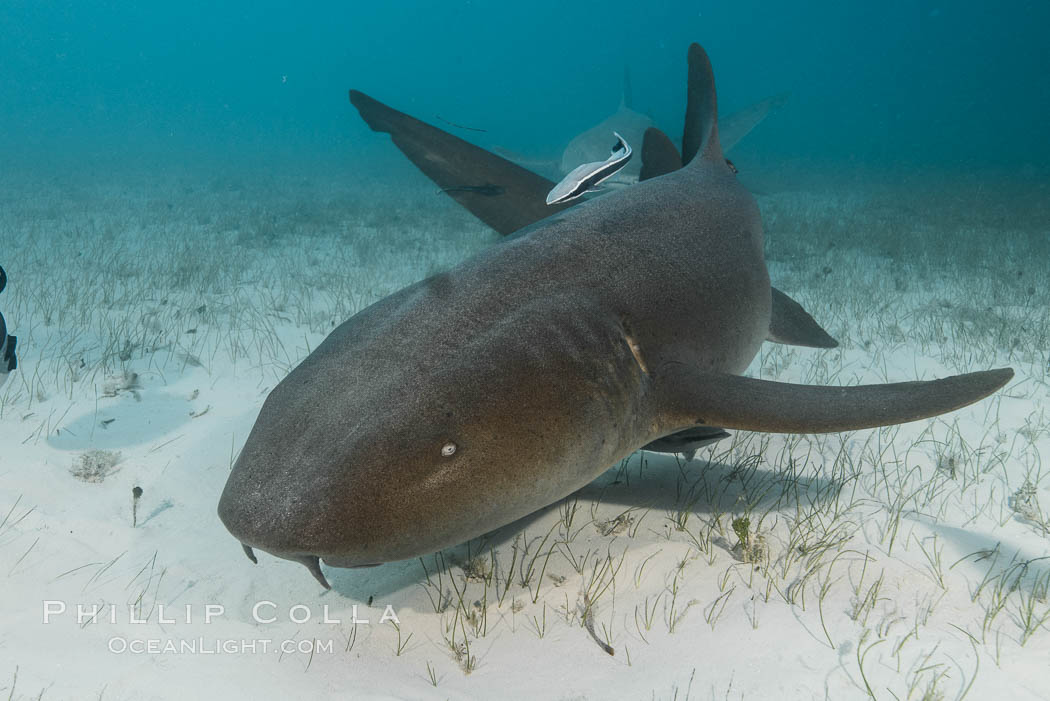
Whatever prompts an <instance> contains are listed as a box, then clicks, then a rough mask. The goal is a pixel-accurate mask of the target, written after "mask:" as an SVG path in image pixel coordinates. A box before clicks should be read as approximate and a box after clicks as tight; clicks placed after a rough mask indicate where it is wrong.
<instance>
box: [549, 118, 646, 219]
mask: <svg viewBox="0 0 1050 701" xmlns="http://www.w3.org/2000/svg"><path fill="white" fill-rule="evenodd" d="M613 135H614V136H616V143H615V144H613V147H612V151H611V152H610V154H609V157H608V158H606V159H605V160H604V161H595V162H594V163H584V164H583V165H578V166H576V167H575V168H573V169H572V171H571V172H570V173H569V174H568V175H566V176H565V177H564V178H562V181H561V182H560V183H558V184H557V185H555V186H554V188H553V189H552V190H551V191H550V192H549V193H547V204H561V203H562V202H570V201H572V200H575V199H576V198H578V197H583V196H584V194H585V193H587V192H592V191H593V190H594V188H596V187H597V186H598V185H599V184H600V183H601V182H602V181H603V180H606V179H608V178H611V177H612V176H613V175H615V174H616V172H617V171H618V170H620V169H621V168H623V167H624V166H625V165H627V162H628V161H629V160H631V154H632V153H633V151H632V150H631V146H630V144H628V143H627V142H626V141H624V139H623V137H622V136H620V135H619V134H617V133H616V132H613Z"/></svg>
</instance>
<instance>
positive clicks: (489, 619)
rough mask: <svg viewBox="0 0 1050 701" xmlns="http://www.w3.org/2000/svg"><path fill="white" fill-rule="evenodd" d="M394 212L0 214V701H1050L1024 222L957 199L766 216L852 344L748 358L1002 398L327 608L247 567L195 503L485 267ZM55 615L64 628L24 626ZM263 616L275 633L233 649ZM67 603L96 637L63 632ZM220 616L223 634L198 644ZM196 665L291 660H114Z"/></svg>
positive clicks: (815, 447) (1034, 276) (492, 541)
mask: <svg viewBox="0 0 1050 701" xmlns="http://www.w3.org/2000/svg"><path fill="white" fill-rule="evenodd" d="M407 182H408V183H410V184H411V186H410V187H408V186H401V187H400V188H399V190H398V191H396V192H395V191H393V190H390V189H387V188H384V187H383V186H382V184H375V185H372V186H362V185H361V184H360V183H359V182H355V180H354V178H353V177H350V176H349V175H348V174H345V173H333V174H331V176H329V177H320V176H316V177H313V178H306V179H304V178H301V177H296V176H291V175H289V176H287V177H284V178H281V179H276V180H269V179H265V178H257V177H251V176H246V177H236V176H229V175H208V176H193V175H183V176H171V177H167V178H163V179H158V178H156V177H153V176H149V177H145V176H144V177H135V176H131V175H129V176H127V177H120V178H116V177H112V178H110V177H105V178H101V179H100V178H98V177H94V178H88V177H79V176H78V177H73V176H69V177H65V178H57V179H38V180H33V179H31V178H30V179H15V178H11V180H10V182H5V183H3V185H4V187H3V188H2V193H3V194H2V195H0V199H2V202H0V205H2V206H0V264H2V265H4V266H5V268H7V270H8V273H9V275H10V286H9V288H8V291H6V292H5V293H3V294H2V295H0V310H2V311H3V312H4V313H5V315H6V316H7V319H8V323H9V325H10V327H11V330H12V332H13V333H17V334H18V335H19V337H20V348H21V361H22V364H21V367H20V368H19V370H18V371H17V374H15V375H14V376H12V378H11V380H10V381H9V382H8V383H7V385H5V386H4V387H3V388H2V389H0V523H2V525H0V581H2V582H3V584H2V587H3V589H2V591H3V596H0V621H2V624H0V697H5V698H11V699H35V698H40V697H42V698H45V699H65V698H69V699H88V698H90V699H96V698H102V699H154V698H156V699H168V698H171V699H176V698H179V699H183V698H254V699H263V698H275V699H276V698H309V699H323V698H336V697H338V698H355V699H358V698H413V699H419V698H435V699H445V698H521V699H534V698H558V699H610V698H623V699H652V698H656V699H686V698H690V699H708V698H712V699H726V698H728V699H739V698H746V699H768V698H783V699H811V698H830V699H846V698H864V697H865V696H866V695H867V693H868V691H867V690H868V689H870V691H871V692H873V693H874V695H875V696H876V697H878V698H887V699H889V698H894V697H896V698H899V699H905V698H909V699H918V698H924V699H942V698H943V699H960V698H963V697H965V698H968V699H984V698H1010V699H1037V698H1046V697H1047V696H1048V695H1050V666H1048V663H1047V660H1048V659H1050V657H1048V655H1050V630H1048V625H1047V621H1048V617H1050V601H1048V596H1047V593H1048V586H1050V559H1047V558H1050V548H1048V545H1050V541H1048V531H1047V528H1048V524H1047V520H1048V516H1050V491H1048V488H1050V469H1048V468H1046V467H1045V464H1048V463H1047V459H1048V458H1050V417H1047V416H1046V409H1047V399H1048V384H1047V382H1048V368H1047V364H1048V359H1050V348H1048V345H1050V321H1048V315H1050V312H1048V292H1047V286H1046V282H1045V281H1046V280H1047V279H1048V275H1050V270H1048V268H1050V257H1048V256H1046V255H1045V253H1046V245H1045V239H1046V238H1047V237H1048V236H1050V231H1048V229H1047V218H1046V216H1045V215H1046V210H1045V207H1046V205H1045V204H1043V205H1040V204H1038V203H1039V202H1045V201H1046V197H1045V194H1046V193H1042V195H1040V194H1039V193H1038V192H1035V193H1028V194H1024V193H1022V194H1020V195H1018V194H1010V188H1009V187H1006V186H1004V187H1002V188H999V189H996V188H991V189H989V188H988V186H987V185H982V184H980V183H979V182H977V181H958V182H957V181H954V180H949V181H946V182H945V184H944V186H943V188H942V189H940V190H938V189H936V188H934V187H933V186H931V185H927V189H928V191H929V194H928V195H922V196H920V195H913V196H911V197H910V198H905V199H904V200H903V201H902V200H900V199H899V198H898V197H897V196H896V194H895V191H894V190H893V189H891V188H887V187H884V186H879V185H870V186H864V187H861V186H856V187H850V188H847V187H845V186H843V187H842V188H841V189H840V190H839V191H837V192H835V193H829V192H828V191H827V190H824V191H823V194H814V193H813V192H810V193H786V194H779V195H773V196H766V197H763V198H761V201H760V204H761V206H762V208H763V211H764V216H765V218H766V221H767V231H768V233H767V238H768V248H769V251H770V268H771V272H772V275H773V279H774V284H776V285H778V286H779V287H781V289H784V290H785V291H787V292H788V293H789V294H791V295H793V296H795V298H796V299H798V300H799V301H801V302H802V303H803V304H804V305H805V306H806V307H807V308H808V309H809V310H810V311H811V312H812V313H813V315H814V316H815V317H816V318H817V319H818V320H820V321H821V322H822V323H823V324H824V325H825V327H826V328H828V329H829V331H830V332H831V333H832V334H833V335H835V336H836V337H837V338H839V340H840V341H841V342H842V347H841V349H838V350H834V351H830V352H829V351H816V350H807V349H797V348H788V347H784V346H773V345H769V344H767V345H766V347H765V348H764V349H763V351H762V354H761V355H760V357H759V358H757V359H756V360H755V363H754V364H753V366H752V373H753V374H755V375H756V376H762V377H767V378H777V379H781V380H785V381H796V382H814V383H834V384H854V383H859V382H881V381H896V380H907V379H929V378H932V377H935V376H943V375H948V374H954V373H957V372H964V371H969V370H977V369H983V368H988V367H998V366H1004V365H1010V366H1013V367H1014V368H1015V369H1016V371H1017V376H1016V378H1015V379H1014V381H1013V382H1011V384H1010V385H1009V386H1008V387H1007V388H1006V389H1005V390H1004V391H1003V392H1001V393H999V394H997V395H996V396H994V397H992V398H990V399H988V400H985V401H983V402H981V403H979V404H977V405H975V406H973V407H970V408H968V409H965V410H963V411H959V412H955V413H953V414H949V415H946V416H943V417H939V418H937V419H934V420H930V421H921V422H916V423H913V424H908V425H905V426H896V427H890V428H886V429H883V430H877V431H861V432H856V433H850V434H833V435H828V436H771V435H762V434H748V433H743V432H736V433H734V435H733V438H732V440H727V441H723V442H722V443H721V444H718V445H716V446H714V447H713V448H711V449H709V450H707V451H705V452H704V453H702V454H701V455H698V456H697V459H696V460H695V461H693V462H689V463H686V462H684V461H680V460H676V459H675V458H674V457H673V456H661V455H654V454H644V455H636V456H634V457H632V458H631V459H630V460H629V461H627V462H626V463H625V464H624V465H621V466H616V467H614V468H613V469H611V470H610V471H609V472H608V473H606V474H605V475H603V476H602V477H601V478H600V479H599V480H597V481H596V482H595V483H593V484H592V485H590V486H588V487H587V488H585V489H584V490H582V491H581V492H580V493H579V494H577V495H574V496H572V497H569V498H568V499H567V500H566V501H564V502H562V503H560V504H557V505H554V506H552V507H550V508H548V509H546V510H544V511H542V512H540V513H538V514H535V515H533V516H531V517H529V518H526V519H524V520H523V521H520V522H518V523H515V524H512V525H511V526H508V527H506V528H504V529H501V530H500V531H498V532H496V533H493V534H490V536H488V537H487V538H484V539H481V540H479V541H475V542H472V543H470V544H468V545H467V546H462V547H459V548H456V549H453V550H451V551H446V552H444V553H442V554H439V555H434V556H428V557H426V558H424V559H423V561H422V562H420V561H410V562H401V563H393V564H388V565H384V566H381V567H379V568H374V569H366V570H333V569H328V570H327V574H328V576H329V578H330V580H331V582H332V584H333V590H332V591H331V592H324V591H322V590H321V589H320V587H319V586H318V585H317V583H316V582H315V581H314V580H313V579H312V578H311V577H310V576H309V574H308V573H307V572H306V570H305V569H303V568H302V567H301V566H300V565H297V564H294V563H290V562H286V561H282V560H277V559H275V558H273V557H270V556H268V555H267V554H265V553H259V557H260V563H259V565H258V566H253V565H251V563H250V562H249V561H248V560H247V559H246V558H245V557H244V555H243V553H242V552H241V549H240V546H239V544H238V543H237V542H236V541H235V540H234V539H233V538H232V537H231V536H230V535H229V534H228V533H227V532H226V531H225V529H224V528H223V526H222V524H221V523H220V522H219V520H218V518H217V516H216V515H215V505H216V502H217V499H218V495H219V493H220V491H221V489H222V486H223V484H224V481H225V479H226V475H227V472H228V470H229V468H230V465H231V462H232V460H233V457H234V456H235V455H236V452H237V451H238V450H239V449H240V447H241V445H242V443H243V441H244V439H245V437H246V435H247V433H248V431H249V429H250V428H251V426H252V422H253V420H254V418H255V415H256V413H257V411H258V409H259V407H260V405H261V403H262V401H263V398H264V397H265V395H266V393H267V391H268V390H269V389H270V388H272V387H273V386H274V384H275V383H276V382H277V381H278V380H279V379H280V378H281V377H283V376H284V374H285V373H287V371H288V370H289V369H290V368H291V367H294V365H295V364H296V363H297V362H298V361H299V360H301V359H302V358H303V357H304V356H305V355H306V353H308V351H309V349H310V348H313V347H315V346H316V345H317V343H318V342H319V341H320V340H321V339H322V338H323V337H324V335H325V333H327V331H329V330H330V329H331V328H332V326H333V324H335V323H338V322H340V321H342V320H343V319H344V318H346V317H347V316H349V315H350V314H351V313H353V312H354V311H356V310H358V309H360V308H362V307H363V306H366V305H367V304H369V303H371V302H373V301H375V300H376V299H379V298H381V297H382V296H384V295H386V294H388V293H390V292H392V291H394V290H396V289H398V288H399V287H401V286H403V285H404V284H407V283H409V282H411V281H413V280H416V279H419V278H421V277H423V276H425V275H427V274H429V273H430V272H432V271H434V270H438V269H442V268H445V267H448V266H451V265H453V264H454V263H455V262H456V261H458V260H460V259H462V258H463V257H465V256H467V255H469V254H470V253H471V252H473V251H476V250H479V249H480V248H482V247H484V246H486V245H490V244H492V242H493V241H495V240H496V236H495V235H494V234H493V233H492V232H490V231H487V230H486V229H485V228H484V227H483V226H482V225H480V224H478V223H476V222H475V221H474V220H472V219H471V218H470V217H469V215H466V214H465V213H463V212H461V211H459V210H458V209H457V208H455V207H454V206H453V205H451V204H450V203H449V202H448V201H447V200H445V198H441V197H435V195H434V188H433V187H431V186H429V185H427V184H426V183H425V182H424V181H423V180H422V178H409V179H408V181H407ZM332 183H338V184H335V185H333V184H332ZM406 188H407V189H406ZM938 193H941V194H938ZM1011 198H1012V199H1011ZM1040 237H1042V239H1043V240H1044V243H1043V244H1042V248H1040V244H1039V241H1040ZM833 244H834V245H833ZM1040 252H1042V254H1044V255H1042V256H1040ZM1029 288H1032V289H1031V290H1029ZM133 374H134V376H133ZM107 394H108V395H114V394H115V396H106V395H107ZM94 450H105V451H113V452H119V462H117V463H116V465H115V471H113V472H112V473H111V474H109V475H108V476H105V477H104V479H103V480H102V481H101V482H99V483H87V482H84V481H80V480H78V479H76V478H75V477H74V476H73V475H72V474H71V468H72V467H73V466H74V465H76V464H79V463H80V462H81V461H82V460H83V458H82V457H81V456H83V455H84V454H85V453H88V452H89V451H94ZM1026 484H1027V485H1028V486H1029V487H1030V489H1029V490H1028V491H1027V492H1025V491H1024V488H1025V485H1026ZM134 486H140V487H141V488H142V489H143V494H142V497H141V500H140V503H139V505H138V509H137V519H138V525H137V527H135V528H133V527H132V488H133V487H134ZM1019 490H1020V491H1021V492H1022V493H1021V494H1020V496H1017V497H1015V495H1017V494H1018V492H1019ZM1039 504H1042V507H1040V506H1039ZM1041 508H1045V509H1047V512H1044V511H1042V510H1041ZM743 517H746V518H748V519H749V523H748V532H749V535H748V536H747V537H748V539H749V540H750V548H749V552H750V556H751V559H752V560H753V561H752V562H745V561H743V560H744V559H746V558H744V556H743V552H742V549H741V548H740V547H739V544H740V534H742V533H743V532H744V531H743V529H742V528H741V524H742V522H741V521H739V520H737V519H741V518H743ZM734 520H737V521H736V524H737V528H736V529H734V527H733V522H734ZM424 565H425V569H424ZM468 572H469V574H470V576H469V577H468V576H467V573H468ZM45 601H61V602H65V604H66V606H67V610H66V611H65V612H64V613H62V614H56V615H55V616H54V617H53V619H52V620H51V622H50V623H47V624H45V623H44V622H43V612H44V607H45V604H44V602H45ZM260 601H271V602H274V604H275V606H274V607H269V606H266V605H264V606H263V608H262V609H261V610H260V613H261V614H262V615H264V616H265V615H269V614H275V615H276V616H277V618H278V620H277V621H276V622H274V623H257V622H255V621H254V620H253V617H252V606H253V604H255V603H256V602H260ZM369 601H371V602H372V604H371V606H369V605H368V602H369ZM78 604H81V605H85V606H91V605H94V604H98V605H102V606H108V605H113V606H115V607H116V614H115V615H116V622H110V621H109V620H108V613H106V614H103V616H102V617H101V620H98V621H96V622H93V623H91V622H84V623H78V621H77V619H76V611H75V609H76V606H77V605H78ZM298 604H301V605H303V606H305V607H306V610H305V611H304V610H303V609H297V610H294V611H292V612H291V613H292V614H293V615H296V616H298V615H299V614H302V613H305V612H308V613H309V614H310V615H311V619H310V620H309V621H308V622H303V623H296V622H294V621H292V620H290V616H289V608H290V607H292V606H295V605H298ZM161 605H163V606H164V608H165V612H164V618H165V619H180V620H178V622H175V623H172V622H162V620H161V611H160V606H161ZM208 605H221V606H222V607H224V611H223V613H222V614H221V615H217V616H216V617H215V619H214V620H213V621H212V622H210V623H207V624H206V623H204V621H203V618H204V616H205V613H206V606H208ZM387 605H389V606H391V607H392V609H393V611H394V612H396V615H397V617H398V618H399V621H400V625H399V626H395V625H393V624H392V623H391V622H384V623H380V621H379V619H380V617H381V616H382V614H383V612H384V607H385V606H387ZM187 606H188V607H190V608H189V610H190V613H191V615H192V617H193V621H192V622H191V623H186V622H185V621H184V620H181V619H183V618H185V616H186V607H187ZM324 606H327V607H328V611H329V614H328V615H329V617H330V618H338V619H341V622H340V623H326V622H324V621H322V620H321V619H322V615H323V608H322V607H324ZM354 606H356V607H357V615H358V617H359V618H368V619H369V623H368V624H364V623H359V624H357V625H356V626H355V625H354V624H353V623H352V622H351V618H352V614H351V612H352V607H354ZM129 607H130V613H129ZM132 614H134V615H135V616H137V617H140V618H142V619H144V620H145V622H144V623H135V622H132V621H131V620H130V617H131V615H132ZM588 627H590V628H591V630H592V631H593V635H592V633H591V632H589V631H588ZM202 638H203V645H204V647H205V648H206V649H207V650H209V651H214V650H215V649H216V648H217V647H219V646H221V645H222V641H234V642H235V643H236V645H237V646H241V645H244V644H247V643H248V642H250V641H252V640H259V639H268V640H271V641H273V642H272V643H271V644H272V645H279V644H280V642H281V641H284V640H291V641H296V643H301V644H302V645H303V647H302V648H301V649H296V650H293V651H291V652H287V653H284V654H281V653H280V652H275V651H272V650H271V651H267V652H263V651H262V650H261V645H262V643H257V650H256V651H255V652H251V651H237V652H221V651H220V652H219V653H215V654H205V653H200V652H198V653H197V654H193V653H190V652H183V653H182V654H176V653H173V652H163V651H161V652H155V653H152V654H147V653H140V654H133V653H132V652H124V653H123V654H121V653H119V652H112V651H111V650H110V648H111V647H112V648H116V649H121V648H122V647H123V645H124V644H134V645H144V644H146V641H154V642H153V643H151V644H153V645H158V646H163V645H165V644H173V645H175V646H179V645H183V644H188V643H189V642H193V641H197V642H198V644H200V639H202ZM598 640H600V641H601V642H603V643H605V644H607V645H609V646H611V648H612V649H613V650H614V652H615V654H614V655H613V656H610V655H609V654H607V653H606V652H605V651H603V649H602V648H601V647H600V646H599V644H598V642H597V641H598ZM313 643H316V644H317V649H315V651H314V653H313V654H311V653H310V652H309V647H310V646H311V644H313ZM328 645H331V648H330V649H326V646H328ZM468 671H469V673H468Z"/></svg>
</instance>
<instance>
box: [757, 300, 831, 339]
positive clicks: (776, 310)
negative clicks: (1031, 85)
mask: <svg viewBox="0 0 1050 701" xmlns="http://www.w3.org/2000/svg"><path fill="white" fill-rule="evenodd" d="M766 340H767V341H772V342H773V343H783V344H786V345H789V346H807V347H809V348H835V347H837V346H838V345H839V342H838V341H836V340H835V339H834V338H832V337H831V336H829V335H828V332H827V331H825V330H824V329H822V328H820V324H818V323H817V322H816V321H815V320H814V319H813V317H811V316H810V315H809V313H808V312H806V310H805V309H803V308H802V305H801V304H799V303H798V302H796V301H795V300H793V299H791V298H790V297H788V296H787V295H786V294H784V293H783V292H781V291H780V290H778V289H777V288H775V287H774V288H773V310H772V314H771V315H770V318H769V335H767V336H766Z"/></svg>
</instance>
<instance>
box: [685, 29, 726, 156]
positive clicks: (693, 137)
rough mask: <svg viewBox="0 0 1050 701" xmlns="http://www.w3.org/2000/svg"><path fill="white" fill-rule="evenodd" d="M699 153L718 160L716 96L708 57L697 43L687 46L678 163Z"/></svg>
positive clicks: (720, 154)
mask: <svg viewBox="0 0 1050 701" xmlns="http://www.w3.org/2000/svg"><path fill="white" fill-rule="evenodd" d="M697 154H700V156H701V158H703V159H705V160H708V159H710V160H717V161H722V160H723V156H722V147H721V146H720V145H719V143H718V98H717V95H716V93H715V74H714V71H713V70H712V68H711V59H709V58H708V57H707V52H706V51H704V49H703V47H702V46H700V45H699V44H692V45H690V47H689V78H688V84H687V93H686V106H685V131H684V132H683V134H682V164H683V165H688V164H689V162H690V161H692V160H693V158H694V157H695V156H696V155H697Z"/></svg>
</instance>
